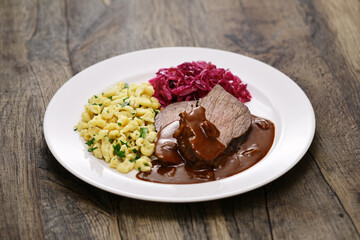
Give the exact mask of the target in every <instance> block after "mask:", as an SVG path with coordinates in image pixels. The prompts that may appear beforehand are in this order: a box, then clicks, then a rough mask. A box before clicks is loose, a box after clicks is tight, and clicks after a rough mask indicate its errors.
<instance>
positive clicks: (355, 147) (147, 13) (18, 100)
mask: <svg viewBox="0 0 360 240" xmlns="http://www.w3.org/2000/svg"><path fill="white" fill-rule="evenodd" d="M359 26H360V2H359V1H358V0H346V1H338V0H274V1H267V0H260V1H252V0H241V1H235V0H223V1H216V0H211V1H207V0H202V1H191V0H188V1H166V0H152V1H145V0H142V1H141V0H119V1H115V0H103V1H100V0H88V1H85V0H82V1H80V0H79V1H78V0H76V1H67V0H65V1H59V0H37V1H30V0H0V81H1V85H0V110H1V117H0V122H1V129H2V134H1V150H0V154H1V155H0V156H1V164H0V239H360V234H359V233H360V163H359V162H360V131H359V125H360V97H359V95H360V83H359V81H360V27H359ZM165 46H197V47H209V48H217V49H223V50H227V51H232V52H236V53H241V54H244V55H247V56H250V57H254V58H256V59H259V60H261V61H263V62H266V63H268V64H270V65H271V66H273V67H275V68H277V69H279V70H280V71H282V72H284V73H285V74H287V75H288V76H290V77H291V78H292V79H294V80H295V81H296V82H297V84H298V85H299V86H300V87H301V88H302V89H303V90H304V91H305V93H306V94H307V95H308V97H309V99H310V101H311V102H312V104H313V107H314V110H315V114H316V119H317V126H316V134H315V138H314V141H313V143H312V145H311V147H310V149H309V151H308V152H307V153H306V155H305V156H304V157H303V159H302V160H301V161H300V162H299V163H298V164H297V165H296V166H295V167H294V168H293V169H292V170H290V171H289V172H288V173H286V174H285V175H284V176H282V177H280V178H279V179H278V180H276V181H274V182H272V183H270V184H268V185H266V186H264V187H261V188H259V189H257V190H254V191H251V192H249V193H246V194H242V195H239V196H235V197H231V198H227V199H223V200H217V201H210V202H202V203H188V204H186V203H184V204H170V203H169V204H168V203H154V202H144V201H139V200H134V199H129V198H126V197H121V196H117V195H114V194H110V193H108V192H104V191H102V190H99V189H97V188H95V187H92V186H91V185H89V184H87V183H85V182H83V181H81V180H79V179H78V178H76V177H74V176H73V175H72V174H70V173H69V172H68V171H66V170H65V169H64V168H63V167H62V166H61V165H60V164H59V163H58V162H57V161H56V160H55V158H54V157H53V156H52V155H51V153H50V151H49V149H48V147H47V145H46V143H45V140H44V136H43V128H42V122H43V117H44V113H45V108H46V106H47V104H48V103H49V101H50V99H51V97H52V96H53V95H54V94H55V92H56V91H57V90H58V89H59V88H60V86H61V85H62V84H64V83H65V82H66V81H67V80H68V79H69V78H71V76H73V75H74V74H76V73H77V72H79V71H81V70H83V69H84V68H86V67H88V66H90V65H92V64H94V63H96V62H99V61H101V60H104V59H106V58H109V57H112V56H115V55H119V54H122V53H126V52H130V51H135V50H140V49H145V48H153V47H165Z"/></svg>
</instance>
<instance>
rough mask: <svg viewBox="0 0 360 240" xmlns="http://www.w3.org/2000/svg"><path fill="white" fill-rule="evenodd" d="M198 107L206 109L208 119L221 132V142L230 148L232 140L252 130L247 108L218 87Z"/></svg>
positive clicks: (200, 101) (201, 100)
mask: <svg viewBox="0 0 360 240" xmlns="http://www.w3.org/2000/svg"><path fill="white" fill-rule="evenodd" d="M198 105H200V106H203V107H204V108H205V109H206V112H205V114H206V119H207V120H208V121H210V122H212V123H213V124H214V125H215V126H216V127H217V129H218V130H219V131H220V137H219V141H220V142H221V143H222V144H224V145H225V146H228V144H229V143H230V142H231V140H232V139H234V138H238V137H241V136H242V135H244V134H245V133H246V132H247V131H248V130H249V128H250V125H251V114H250V111H249V109H248V108H247V106H245V105H244V104H243V103H241V102H240V101H239V100H238V99H236V98H235V97H234V96H233V95H231V94H230V93H228V92H227V91H225V89H224V88H223V87H221V86H220V85H216V86H215V87H214V88H213V89H212V90H211V91H210V92H209V94H208V95H206V96H205V97H204V98H202V99H200V100H199V103H198Z"/></svg>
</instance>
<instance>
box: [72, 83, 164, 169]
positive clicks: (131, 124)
mask: <svg viewBox="0 0 360 240" xmlns="http://www.w3.org/2000/svg"><path fill="white" fill-rule="evenodd" d="M153 94H154V89H153V87H152V86H151V85H150V84H149V83H141V84H132V85H131V86H129V85H128V84H126V83H123V82H119V83H117V84H116V85H115V86H114V87H112V88H110V89H109V90H108V91H106V92H103V93H101V94H98V95H94V96H92V97H91V98H90V99H89V101H88V104H87V105H85V112H83V113H82V114H81V121H80V122H79V123H78V124H77V125H76V126H75V128H74V130H75V131H79V132H80V135H81V136H82V137H83V138H84V139H85V141H86V145H87V146H88V151H89V152H91V153H92V154H93V155H94V156H95V157H97V158H100V159H104V160H105V161H106V162H107V163H109V166H110V167H112V168H116V169H117V170H118V171H119V172H122V173H127V172H129V171H131V170H133V169H136V170H138V171H150V169H151V167H152V165H151V160H150V156H151V155H153V153H154V150H155V143H154V142H155V139H156V136H157V133H156V131H155V126H154V120H155V116H156V114H157V113H158V109H159V108H160V103H159V101H158V100H157V99H156V98H154V97H153Z"/></svg>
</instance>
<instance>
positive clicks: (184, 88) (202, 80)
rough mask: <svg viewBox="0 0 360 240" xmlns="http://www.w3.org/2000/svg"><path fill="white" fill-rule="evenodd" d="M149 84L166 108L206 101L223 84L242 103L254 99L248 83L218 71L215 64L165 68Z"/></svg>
mask: <svg viewBox="0 0 360 240" xmlns="http://www.w3.org/2000/svg"><path fill="white" fill-rule="evenodd" d="M149 82H150V84H151V85H152V86H153V87H154V89H155V93H154V97H156V98H157V99H158V100H159V102H160V103H161V105H162V106H163V107H165V106H167V105H168V104H170V103H173V102H181V101H189V100H196V99H199V98H202V97H204V96H206V95H207V94H208V92H210V91H211V89H212V88H213V87H214V86H215V85H216V84H220V85H221V86H222V87H223V88H224V89H225V90H226V91H227V92H229V93H230V94H232V95H233V96H234V97H236V98H237V99H239V101H240V102H243V103H244V102H248V101H250V100H251V95H250V93H249V91H248V90H247V89H246V87H247V84H243V83H242V81H241V80H240V78H239V77H237V76H235V75H233V74H232V73H231V72H230V71H229V70H225V69H223V68H216V66H215V65H214V64H212V63H211V62H205V61H197V62H185V63H182V64H180V65H178V66H177V67H171V68H162V69H160V70H159V71H158V72H157V73H156V77H154V78H152V79H150V80H149Z"/></svg>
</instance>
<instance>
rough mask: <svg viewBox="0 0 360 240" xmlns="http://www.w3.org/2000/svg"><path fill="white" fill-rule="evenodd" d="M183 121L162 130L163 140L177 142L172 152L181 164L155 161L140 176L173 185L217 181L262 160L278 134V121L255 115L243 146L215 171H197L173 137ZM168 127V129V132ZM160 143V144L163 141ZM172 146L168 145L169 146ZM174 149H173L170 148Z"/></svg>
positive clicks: (140, 177) (226, 158)
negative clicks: (172, 164)
mask: <svg viewBox="0 0 360 240" xmlns="http://www.w3.org/2000/svg"><path fill="white" fill-rule="evenodd" d="M178 127H179V122H178V121H175V122H173V123H170V124H169V125H167V126H166V127H165V128H163V129H162V130H161V131H160V133H159V136H158V138H159V141H160V140H162V141H169V142H172V143H173V144H170V146H173V147H174V148H173V150H174V151H172V153H169V151H167V154H173V156H174V158H176V160H175V161H174V163H175V162H177V163H179V162H180V161H181V163H180V164H178V165H174V166H162V165H161V162H160V161H159V160H154V161H152V164H153V168H152V169H151V171H150V172H139V173H138V174H137V175H136V177H137V178H138V179H141V180H144V181H149V182H157V183H169V184H190V183H202V182H209V181H215V180H219V179H222V178H226V177H230V176H232V175H234V174H237V173H239V172H242V171H244V170H246V169H248V168H249V167H251V166H253V165H254V164H256V163H257V162H259V161H260V160H261V159H262V158H264V157H265V155H266V154H267V153H268V151H269V150H270V148H271V146H272V144H273V142H274V136H275V126H274V124H273V123H272V122H271V121H269V120H266V119H264V118H260V117H256V116H253V120H252V123H251V129H250V132H249V134H248V136H247V138H246V140H245V141H244V142H243V144H242V145H241V147H240V149H239V150H238V151H237V152H235V153H233V154H230V155H228V156H227V157H225V158H223V159H222V160H221V162H220V164H219V166H218V167H216V168H214V169H211V170H195V169H193V168H191V167H189V166H187V165H185V163H184V162H183V161H182V160H181V159H179V154H178V152H177V150H176V139H175V138H173V134H174V132H175V131H176V130H177V129H178ZM164 130H165V131H164ZM157 145H158V146H160V144H159V142H157ZM166 146H168V145H166ZM170 152H171V151H170Z"/></svg>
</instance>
